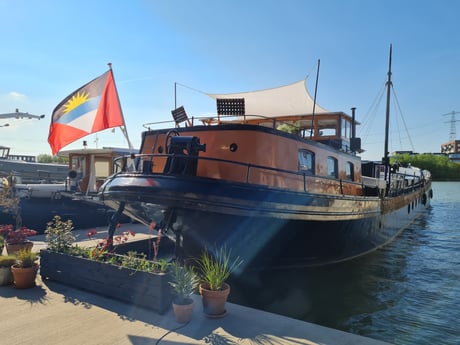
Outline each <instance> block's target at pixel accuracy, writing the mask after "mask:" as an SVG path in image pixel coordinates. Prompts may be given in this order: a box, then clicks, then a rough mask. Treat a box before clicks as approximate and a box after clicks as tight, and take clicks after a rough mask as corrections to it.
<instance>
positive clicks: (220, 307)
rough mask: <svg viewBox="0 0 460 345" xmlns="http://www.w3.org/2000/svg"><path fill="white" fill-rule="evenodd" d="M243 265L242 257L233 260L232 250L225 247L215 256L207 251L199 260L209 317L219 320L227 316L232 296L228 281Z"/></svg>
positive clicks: (205, 304) (204, 302)
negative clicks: (226, 308)
mask: <svg viewBox="0 0 460 345" xmlns="http://www.w3.org/2000/svg"><path fill="white" fill-rule="evenodd" d="M242 263H243V260H242V259H241V258H240V257H236V258H232V256H231V250H227V248H226V247H225V246H224V247H221V248H218V249H216V250H215V251H214V253H213V254H211V253H209V251H208V250H207V249H205V250H204V251H203V253H202V255H201V257H200V258H199V259H198V260H197V264H198V267H199V269H200V273H201V276H200V277H201V284H200V285H199V290H200V294H201V296H202V302H203V311H204V313H205V314H206V316H207V317H210V318H219V317H224V316H225V315H226V314H227V311H226V310H225V304H226V302H227V298H228V295H229V294H230V285H229V284H227V283H226V280H227V279H228V277H229V276H230V274H231V273H233V272H234V271H235V270H237V269H238V268H239V267H240V265H241V264H242Z"/></svg>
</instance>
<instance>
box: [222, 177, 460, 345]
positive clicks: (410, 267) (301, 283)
mask: <svg viewBox="0 0 460 345" xmlns="http://www.w3.org/2000/svg"><path fill="white" fill-rule="evenodd" d="M458 191H460V183H447V182H444V183H435V184H434V193H435V195H434V199H433V201H432V207H431V209H430V210H428V212H427V213H426V214H425V215H424V216H423V217H421V218H419V219H418V220H416V221H415V222H414V223H413V224H411V226H410V227H409V228H408V229H406V230H405V231H404V232H403V233H402V234H401V236H399V237H398V238H397V239H396V240H395V241H394V242H393V243H391V244H390V245H388V246H387V247H385V248H384V249H382V250H379V251H376V252H374V253H372V254H369V255H367V256H365V257H363V258H360V259H356V260H353V261H350V262H346V263H341V264H337V265H332V266H326V267H322V268H305V269H291V270H288V269H286V270H276V271H262V272H247V273H246V274H244V279H243V278H241V279H234V281H232V282H231V283H232V294H231V296H230V299H231V301H233V302H236V303H240V304H244V305H248V306H252V307H255V308H258V309H263V310H267V311H270V312H273V313H277V314H282V315H287V316H290V317H293V318H296V319H301V320H305V321H308V322H312V323H316V324H320V325H324V326H327V327H332V328H336V329H341V330H344V331H347V332H352V333H355V334H360V335H364V336H368V337H371V338H375V339H380V340H383V341H387V342H390V343H394V344H420V345H425V344H426V345H428V344H460V326H458V318H459V317H460V309H459V308H458V305H457V304H456V302H458V301H459V300H460V254H459V252H460V217H459V216H458V214H459V213H458V212H459V211H458V210H459V209H460V195H459V193H458Z"/></svg>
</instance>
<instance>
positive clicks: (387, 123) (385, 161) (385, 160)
mask: <svg viewBox="0 0 460 345" xmlns="http://www.w3.org/2000/svg"><path fill="white" fill-rule="evenodd" d="M392 50H393V49H392V45H391V44H390V56H389V59H388V80H387V82H386V87H387V104H386V116H385V148H384V153H383V164H385V180H387V178H388V180H387V185H388V186H389V185H390V174H389V167H390V159H389V157H388V154H389V152H388V136H389V134H388V132H389V128H390V89H391V87H392V86H393V85H392V83H391V54H392Z"/></svg>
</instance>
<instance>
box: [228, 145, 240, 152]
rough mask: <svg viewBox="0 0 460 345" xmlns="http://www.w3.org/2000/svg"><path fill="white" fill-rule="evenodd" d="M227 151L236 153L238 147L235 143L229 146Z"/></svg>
mask: <svg viewBox="0 0 460 345" xmlns="http://www.w3.org/2000/svg"><path fill="white" fill-rule="evenodd" d="M229 149H230V152H236V150H238V145H237V144H235V143H232V144H230V147H229Z"/></svg>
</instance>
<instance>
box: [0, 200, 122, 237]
mask: <svg viewBox="0 0 460 345" xmlns="http://www.w3.org/2000/svg"><path fill="white" fill-rule="evenodd" d="M20 210H21V218H22V225H23V226H26V227H28V228H30V229H34V230H36V231H37V232H38V233H44V231H45V229H46V224H47V223H48V222H51V221H52V220H53V218H54V216H56V215H59V216H60V217H61V218H62V220H64V221H66V220H72V223H73V225H74V229H86V228H94V227H97V226H107V225H108V224H109V220H110V217H111V216H112V215H113V214H114V212H115V211H114V210H112V209H111V208H108V207H106V206H104V205H102V204H94V203H89V202H86V201H81V200H73V199H69V198H61V199H54V200H53V199H44V198H31V199H21V202H20ZM121 221H122V222H126V221H130V219H129V218H128V217H126V216H124V217H122V219H121ZM0 224H15V220H14V217H13V216H12V215H11V214H9V213H5V212H0Z"/></svg>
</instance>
